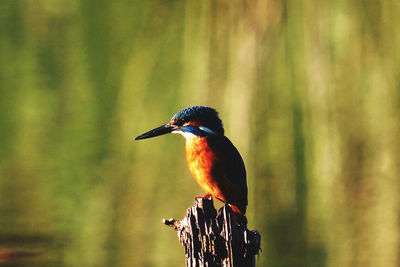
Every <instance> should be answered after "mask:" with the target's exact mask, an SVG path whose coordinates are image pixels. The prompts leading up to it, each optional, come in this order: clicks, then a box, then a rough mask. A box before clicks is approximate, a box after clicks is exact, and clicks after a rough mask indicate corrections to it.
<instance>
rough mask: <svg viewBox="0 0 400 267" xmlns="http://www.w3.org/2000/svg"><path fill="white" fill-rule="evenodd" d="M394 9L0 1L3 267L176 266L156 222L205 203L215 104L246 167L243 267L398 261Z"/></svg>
mask: <svg viewBox="0 0 400 267" xmlns="http://www.w3.org/2000/svg"><path fill="white" fill-rule="evenodd" d="M399 14H400V4H399V1H397V0H380V1H377V0H372V1H357V0H346V1H343V0H325V1H317V0H305V1H295V0H293V1H289V0H288V1H278V0H263V1H250V0H248V1H245V0H234V1H211V0H204V1H195V0H187V1H165V0H135V1H128V0H115V1H107V0H96V1H89V0H86V1H85V0H81V1H79V0H25V1H22V0H1V1H0V60H1V64H0V264H15V265H18V264H22V265H28V266H183V265H184V258H183V257H184V252H183V248H182V247H181V245H180V244H179V243H178V240H177V237H176V234H175V233H174V232H173V231H172V230H171V229H169V228H167V227H166V226H164V225H162V223H161V220H162V218H170V217H175V218H182V217H183V216H184V214H185V212H186V209H187V208H188V207H189V206H191V205H192V203H193V200H194V197H195V196H198V195H202V194H203V193H202V191H201V190H200V188H199V187H198V186H197V185H196V183H195V181H194V180H193V179H192V178H191V176H190V173H189V171H188V170H187V167H186V164H185V155H184V139H183V138H182V137H179V136H176V135H167V136H162V137H159V138H155V139H149V140H143V141H141V142H134V141H133V140H132V139H133V138H134V137H135V136H136V135H139V134H141V133H143V132H145V131H147V130H149V129H152V128H154V127H156V126H159V125H161V124H163V123H166V122H167V121H168V120H169V119H170V118H171V117H172V115H173V114H174V113H175V112H177V111H178V110H180V109H182V108H185V107H188V106H191V105H207V106H211V107H214V108H216V109H217V110H218V111H219V113H220V116H221V118H222V120H223V121H224V126H225V129H226V134H227V136H228V137H229V138H230V139H231V140H232V142H233V143H234V144H235V145H236V146H237V148H238V149H239V151H240V152H241V154H242V156H243V158H244V161H245V163H246V166H247V171H248V186H249V208H248V220H249V228H250V229H257V230H258V231H259V232H260V233H261V234H262V249H263V251H262V253H261V254H260V256H259V259H258V262H257V266H385V267H388V266H399V265H400V242H399V238H400V196H399V191H400V177H399V174H400V170H399V160H400V150H399V149H400V147H399V145H400V144H399V138H400V120H399V119H400V116H399V115H400V114H399V113H400V50H399V47H400V30H399V29H400V20H399Z"/></svg>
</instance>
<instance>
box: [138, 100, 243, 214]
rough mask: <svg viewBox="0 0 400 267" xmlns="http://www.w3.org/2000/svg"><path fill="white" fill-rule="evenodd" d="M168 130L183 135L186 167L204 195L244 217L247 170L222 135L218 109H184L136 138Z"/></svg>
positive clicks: (234, 148) (194, 107)
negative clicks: (220, 202)
mask: <svg viewBox="0 0 400 267" xmlns="http://www.w3.org/2000/svg"><path fill="white" fill-rule="evenodd" d="M167 133H177V134H181V135H182V136H184V137H185V139H186V145H185V146H186V160H187V164H188V167H189V170H190V172H191V174H192V175H193V177H194V178H195V180H196V181H197V183H198V184H199V185H200V187H201V188H202V189H203V190H204V191H205V192H206V194H207V196H209V195H211V196H212V197H214V198H217V199H219V200H220V201H222V202H224V203H228V204H229V205H230V207H231V208H232V210H233V211H234V212H235V214H236V215H237V214H239V215H242V217H244V216H245V214H246V207H247V183H246V169H245V166H244V163H243V159H242V157H241V156H240V154H239V151H238V150H237V149H236V147H235V146H234V145H233V144H232V142H231V141H230V140H229V139H228V138H227V137H226V136H225V134H224V127H223V124H222V121H221V119H220V118H219V117H218V112H217V111H216V110H215V109H213V108H210V107H205V106H192V107H189V108H186V109H183V110H181V111H179V112H178V113H176V114H175V115H174V116H173V117H172V119H171V120H170V121H169V122H168V123H167V124H164V125H162V126H160V127H157V128H155V129H153V130H150V131H148V132H146V133H144V134H142V135H139V136H137V137H136V138H135V140H140V139H146V138H151V137H156V136H160V135H163V134H167ZM244 218H245V217H244Z"/></svg>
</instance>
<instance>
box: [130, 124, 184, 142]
mask: <svg viewBox="0 0 400 267" xmlns="http://www.w3.org/2000/svg"><path fill="white" fill-rule="evenodd" d="M177 129H178V127H177V126H175V125H171V124H169V123H167V124H165V125H162V126H160V127H157V128H155V129H153V130H150V131H148V132H146V133H144V134H141V135H139V136H136V137H135V140H140V139H146V138H151V137H156V136H159V135H163V134H167V133H170V132H172V131H174V130H177Z"/></svg>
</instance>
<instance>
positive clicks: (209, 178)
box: [186, 136, 226, 202]
mask: <svg viewBox="0 0 400 267" xmlns="http://www.w3.org/2000/svg"><path fill="white" fill-rule="evenodd" d="M186 159H187V163H188V166H189V170H190V172H191V173H192V175H193V176H194V178H195V180H196V181H197V183H198V184H199V185H200V186H201V187H202V188H203V190H204V191H205V192H206V193H207V194H211V195H212V196H213V197H215V198H218V199H220V200H222V201H224V202H226V198H225V196H224V194H223V193H222V192H221V186H220V185H221V183H223V181H220V180H221V177H216V176H215V175H214V176H213V175H212V173H215V171H214V172H213V170H214V169H215V168H216V167H218V166H216V164H218V158H217V157H216V155H215V153H214V152H213V151H212V149H211V148H210V146H209V145H208V143H207V139H206V138H205V137H198V136H192V137H189V138H187V139H186Z"/></svg>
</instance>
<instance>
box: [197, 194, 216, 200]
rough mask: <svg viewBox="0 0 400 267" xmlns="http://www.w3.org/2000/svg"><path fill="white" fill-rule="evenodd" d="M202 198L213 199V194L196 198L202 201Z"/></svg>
mask: <svg viewBox="0 0 400 267" xmlns="http://www.w3.org/2000/svg"><path fill="white" fill-rule="evenodd" d="M202 198H208V199H212V195H211V194H207V195H205V196H204V197H196V199H202Z"/></svg>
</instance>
